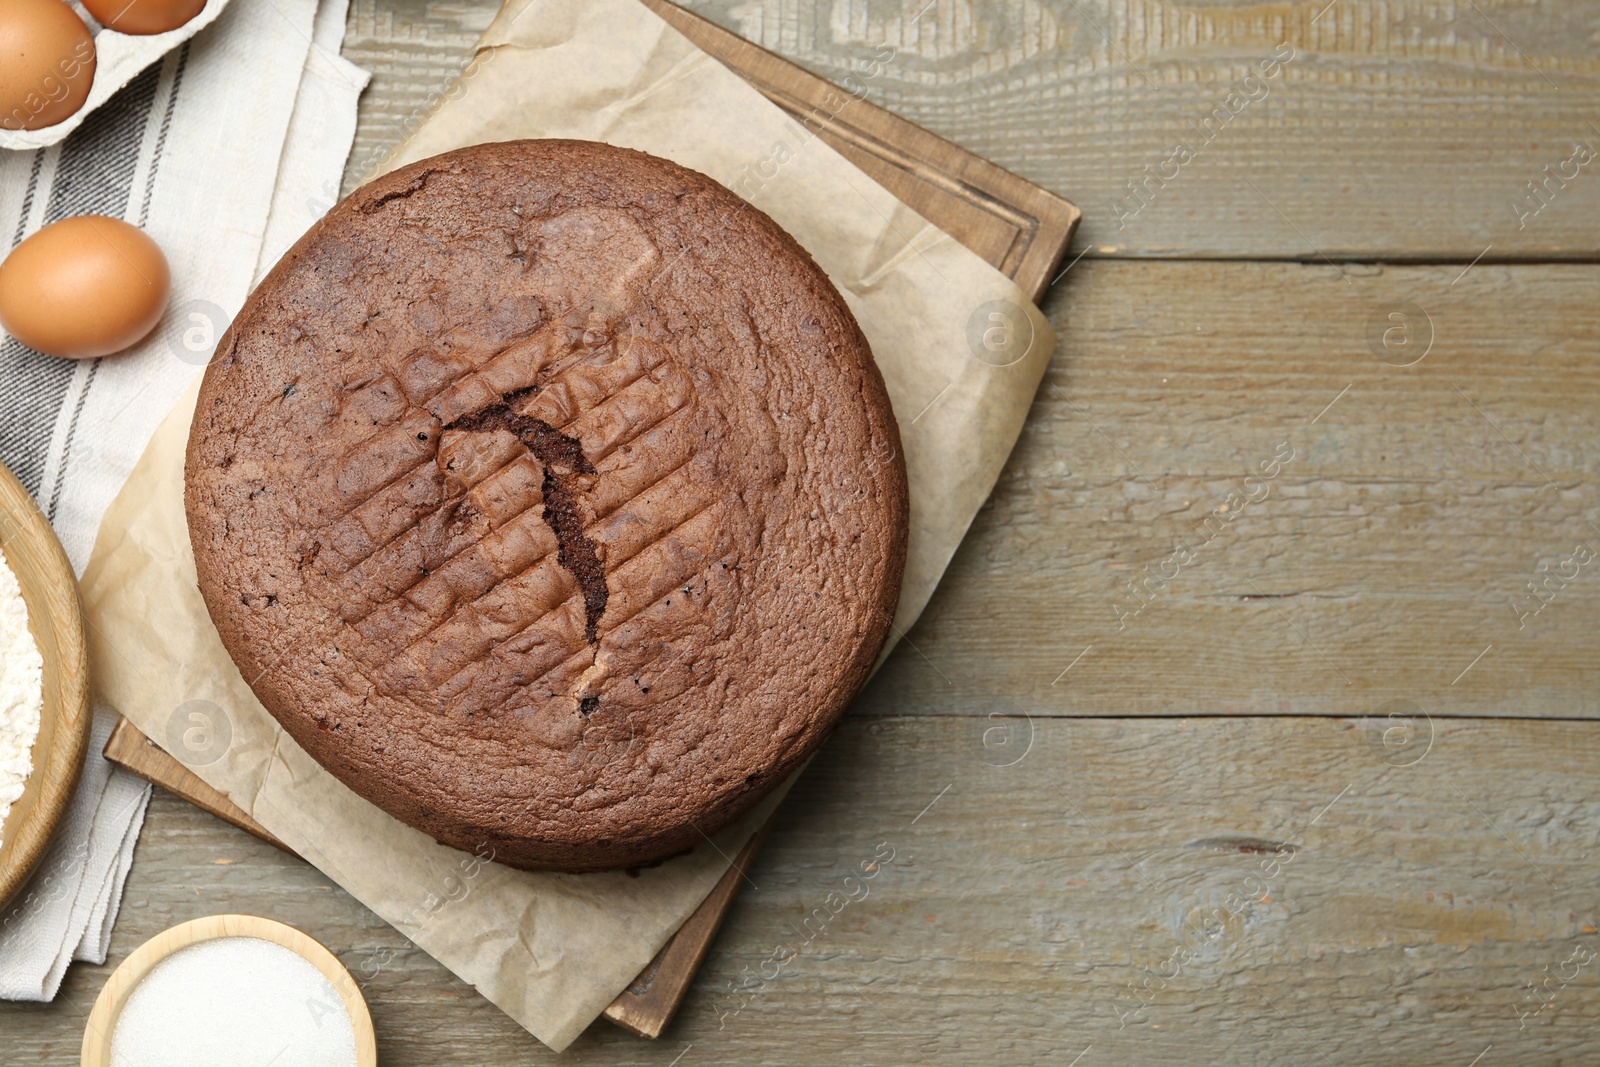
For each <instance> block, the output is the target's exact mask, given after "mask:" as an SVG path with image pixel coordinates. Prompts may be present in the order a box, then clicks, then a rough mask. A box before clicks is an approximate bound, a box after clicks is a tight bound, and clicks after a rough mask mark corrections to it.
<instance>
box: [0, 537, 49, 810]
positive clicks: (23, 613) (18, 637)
mask: <svg viewBox="0 0 1600 1067" xmlns="http://www.w3.org/2000/svg"><path fill="white" fill-rule="evenodd" d="M43 679H44V660H43V659H42V658H41V657H40V656H39V646H38V645H36V644H34V641H33V634H31V633H29V632H28V607H27V605H26V604H24V603H23V602H22V589H21V588H20V587H19V586H18V585H17V576H16V575H15V574H12V573H11V567H10V565H8V564H7V563H6V561H5V557H4V556H0V825H4V823H5V819H6V814H7V813H8V812H9V811H10V810H11V805H13V804H15V803H16V802H17V798H18V797H20V796H22V787H23V784H24V783H26V782H27V780H28V774H29V772H30V771H32V770H33V742H34V738H36V737H38V736H39V712H40V709H42V708H43V706H44V681H43Z"/></svg>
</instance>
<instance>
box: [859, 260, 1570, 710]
mask: <svg viewBox="0 0 1600 1067" xmlns="http://www.w3.org/2000/svg"><path fill="white" fill-rule="evenodd" d="M1069 278H1070V280H1071V284H1070V285H1069V286H1067V291H1066V292H1065V293H1063V294H1062V299H1060V300H1059V301H1058V302H1057V303H1056V304H1055V305H1054V306H1053V309H1052V319H1053V321H1054V323H1055V327H1056V330H1057V331H1058V333H1059V335H1060V339H1061V347H1060V354H1059V355H1058V356H1057V358H1056V360H1055V363H1054V365H1053V366H1052V367H1051V369H1050V372H1049V375H1048V377H1047V379H1046V381H1045V384H1044V387H1043V388H1042V389H1041V391H1040V394H1039V399H1038V401H1037V403H1036V405H1035V407H1034V410H1033V412H1032V414H1031V416H1030V418H1029V421H1028V424H1027V426H1026V427H1025V429H1024V430H1023V434H1022V439H1021V441H1020V443H1019V445H1018V447H1017V450H1016V451H1015V453H1014V454H1013V456H1012V458H1011V462H1010V464H1009V465H1008V466H1007V468H1006V471H1005V473H1004V474H1003V475H1002V476H1001V478H1000V481H999V484H998V486H997V488H996V489H995V492H994V494H993V496H992V497H991V499H990V501H989V502H988V504H987V505H986V506H985V508H984V510H983V511H982V512H981V513H980V515H979V516H978V518H977V520H976V521H975V522H974V524H973V526H972V529H971V531H970V532H969V534H968V535H967V538H966V540H965V542H964V543H963V545H962V547H961V549H960V551H959V552H958V553H957V555H956V557H955V560H954V561H953V563H952V565H951V566H950V568H949V570H948V571H947V573H946V575H945V577H944V579H943V581H942V583H941V585H940V587H939V590H938V591H937V592H936V593H935V595H934V597H933V600H932V602H931V603H930V605H929V607H928V610H927V611H926V612H925V613H924V615H923V616H922V619H921V621H920V622H919V623H918V625H917V626H916V627H915V628H913V630H912V631H911V633H910V639H911V641H912V642H913V644H914V646H915V648H916V649H917V650H919V651H920V653H921V655H914V656H901V657H897V658H896V659H895V660H894V661H893V662H892V663H890V664H888V665H887V666H886V667H885V668H884V670H883V671H881V672H880V673H879V675H878V677H877V679H876V680H875V681H874V682H873V683H872V684H871V685H870V686H869V688H868V691H867V693H866V695H865V696H864V698H863V700H862V701H861V702H859V703H858V710H860V711H862V712H865V713H867V714H879V715H886V714H905V713H908V712H930V713H931V712H934V711H937V710H940V709H942V710H946V711H948V710H952V709H954V708H963V709H965V710H971V709H974V708H982V707H986V706H988V705H990V704H992V703H993V702H995V701H996V700H998V699H1001V698H1000V696H999V695H1000V694H1005V695H1006V696H1005V699H1008V700H1011V701H1013V702H1014V703H1016V704H1017V705H1019V706H1021V707H1023V708H1025V709H1026V710H1028V711H1030V712H1032V713H1035V714H1060V715H1095V714H1100V713H1103V712H1104V710H1105V709H1107V708H1115V709H1116V710H1117V711H1118V713H1119V714H1126V715H1139V714H1157V715H1174V714H1177V715H1186V714H1251V715H1259V714H1300V713H1311V714H1332V715H1350V714H1371V713H1373V712H1374V711H1375V709H1377V708H1379V707H1380V706H1382V705H1383V704H1385V703H1386V702H1387V701H1389V700H1392V699H1398V698H1404V699H1407V700H1411V701H1415V702H1417V703H1419V704H1421V705H1422V706H1423V707H1425V708H1427V709H1428V710H1429V711H1431V712H1432V713H1434V714H1440V713H1446V714H1451V715H1519V716H1522V715H1526V716H1581V717H1585V718H1593V717H1596V716H1600V655H1597V651H1600V647H1597V645H1600V640H1597V638H1596V632H1597V624H1600V566H1597V561H1590V562H1587V563H1584V562H1583V559H1584V558H1585V554H1586V553H1590V552H1592V553H1595V554H1597V555H1600V487H1597V486H1596V481H1595V475H1596V471H1597V468H1600V437H1597V436H1596V433H1595V418H1594V412H1595V410H1596V405H1597V403H1600V361H1597V360H1596V359H1595V353H1596V352H1597V351H1600V301H1597V300H1596V294H1597V293H1600V267H1597V266H1589V265H1567V266H1560V265H1557V266H1516V267H1504V266H1498V267H1497V266H1484V265H1481V264H1480V265H1479V266H1477V267H1474V268H1472V269H1471V270H1469V271H1467V272H1465V274H1463V271H1462V268H1461V267H1457V266H1450V267H1408V268H1395V267H1388V268H1383V269H1379V268H1375V267H1365V268H1356V267H1349V268H1343V273H1342V274H1341V273H1340V272H1339V271H1336V270H1335V269H1334V268H1333V267H1330V266H1328V265H1317V266H1298V265H1284V264H1271V263H1238V264H1226V263H1129V262H1116V263H1104V262H1091V261H1088V260H1085V261H1084V262H1083V263H1080V264H1079V265H1078V266H1077V267H1076V268H1074V269H1073V271H1072V273H1071V275H1069ZM1401 302H1409V304H1410V305H1411V306H1410V309H1406V308H1403V307H1401V306H1400V304H1401ZM1390 314H1401V315H1409V316H1410V319H1411V321H1410V324H1409V329H1410V330H1411V331H1412V334H1411V337H1412V340H1413V344H1412V346H1411V347H1410V348H1408V349H1407V348H1401V347H1399V346H1398V345H1397V346H1396V347H1395V349H1394V351H1393V352H1386V350H1385V349H1384V348H1383V346H1382V344H1381V340H1382V333H1383V331H1384V330H1385V329H1392V328H1395V327H1396V326H1397V325H1398V320H1395V321H1393V322H1391V320H1390V319H1389V318H1388V316H1389V315H1390ZM1430 323H1431V326H1430ZM1374 329H1376V333H1372V331H1373V330H1374ZM1430 330H1431V332H1432V335H1433V341H1432V348H1431V350H1429V351H1427V354H1426V358H1423V359H1422V360H1421V361H1420V362H1417V363H1416V364H1415V365H1413V366H1409V367H1398V366H1391V365H1388V364H1386V363H1385V362H1383V361H1381V360H1380V359H1379V358H1378V355H1377V354H1375V352H1374V350H1373V348H1372V347H1370V346H1371V345H1372V344H1376V346H1377V352H1379V353H1385V355H1386V357H1387V358H1389V359H1390V360H1391V361H1392V362H1399V361H1404V360H1406V359H1409V358H1412V357H1411V356H1407V355H1405V353H1406V352H1410V353H1413V355H1420V354H1421V352H1422V350H1423V349H1425V348H1426V345H1427V340H1428V333H1429V331H1430ZM1369 335H1370V336H1369ZM1399 336H1400V335H1399V334H1392V335H1391V340H1392V341H1398V339H1399ZM1374 339H1375V340H1374ZM1285 449H1287V450H1292V454H1293V458H1292V459H1291V460H1289V461H1287V462H1284V463H1282V464H1281V465H1280V466H1279V467H1278V474H1277V476H1276V477H1274V478H1262V477H1260V475H1261V467H1260V465H1261V464H1263V463H1266V464H1268V466H1269V467H1271V466H1272V465H1273V463H1274V457H1275V455H1278V454H1281V453H1282V452H1283V451H1284V450H1285ZM1251 476H1255V477H1254V478H1253V479H1251V480H1250V481H1247V480H1246V479H1247V478H1251ZM1231 494H1236V495H1235V496H1234V500H1233V504H1234V506H1233V508H1232V509H1231V510H1230V511H1228V512H1222V511H1221V510H1220V509H1222V508H1223V507H1225V506H1227V505H1228V504H1229V498H1230V495H1231ZM1263 494H1264V496H1263ZM1240 497H1245V498H1249V497H1254V498H1255V502H1249V500H1248V499H1246V500H1240V499H1239V498H1240ZM1208 517H1209V518H1208ZM1179 546H1181V547H1183V548H1185V549H1186V550H1189V551H1191V552H1192V554H1193V555H1192V557H1191V558H1189V560H1188V562H1184V560H1183V557H1181V556H1180V557H1175V556H1174V552H1175V549H1176V548H1177V547H1179ZM1579 546H1586V548H1585V549H1583V550H1580V549H1579ZM1575 557H1576V558H1575ZM1562 572H1565V573H1567V575H1568V577H1567V578H1566V579H1562V578H1560V577H1557V575H1558V574H1559V573H1562ZM1530 582H1532V583H1538V585H1539V586H1540V593H1539V596H1538V597H1536V596H1534V595H1533V594H1532V593H1530V592H1529V590H1528V586H1529V583H1530ZM1130 583H1138V586H1139V589H1138V592H1137V594H1136V593H1135V592H1133V591H1130V589H1129V585H1130ZM1547 583H1548V584H1547ZM1540 598H1543V600H1544V601H1548V603H1544V605H1543V607H1542V609H1541V610H1539V611H1538V613H1537V614H1534V613H1533V611H1534V609H1535V608H1539V607H1540V604H1541V599H1540ZM1085 649H1089V651H1087V652H1085V651H1084V650H1085ZM1080 654H1081V655H1082V658H1081V659H1079V658H1078V657H1079V656H1080ZM1480 657H1481V658H1480ZM1069 668H1070V670H1069ZM1064 672H1065V673H1064ZM951 694H959V696H960V699H961V701H964V702H965V703H961V702H956V701H953V700H952V698H951Z"/></svg>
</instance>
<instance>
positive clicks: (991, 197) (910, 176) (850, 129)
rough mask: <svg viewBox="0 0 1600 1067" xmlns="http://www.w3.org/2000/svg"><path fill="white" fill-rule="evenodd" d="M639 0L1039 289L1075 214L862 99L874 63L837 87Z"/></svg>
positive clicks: (685, 14) (1061, 251) (690, 17)
mask: <svg viewBox="0 0 1600 1067" xmlns="http://www.w3.org/2000/svg"><path fill="white" fill-rule="evenodd" d="M641 2H642V3H644V4H645V5H646V6H647V7H649V8H650V9H651V10H652V11H654V12H656V14H658V15H660V16H661V17H662V18H664V19H666V21H667V22H669V23H671V24H672V25H673V26H674V27H676V28H677V29H678V30H679V31H681V32H682V33H683V34H684V35H685V36H687V37H688V38H689V39H690V40H692V41H694V42H695V43H696V44H697V45H699V46H700V47H701V48H702V49H704V50H705V51H707V52H709V53H711V54H712V55H714V56H716V57H717V58H718V59H720V60H721V61H722V62H723V63H725V64H726V65H727V66H728V67H729V68H731V69H732V70H733V71H734V73H736V74H738V75H740V76H741V77H743V78H744V79H745V80H746V81H748V82H750V84H752V85H754V86H755V87H756V88H757V89H759V90H760V91H761V92H762V94H763V95H765V96H766V97H767V98H768V99H769V100H771V101H772V102H773V103H775V104H777V105H778V106H779V107H781V108H783V109H784V110H785V111H787V112H789V114H790V115H791V116H793V117H794V118H795V120H796V121H798V122H800V123H801V125H803V126H804V127H805V128H806V129H808V130H810V131H812V132H814V133H816V134H817V136H819V137H821V138H822V140H824V141H826V142H827V143H828V144H830V145H832V146H833V147H834V148H835V149H837V150H838V151H839V152H840V153H841V154H843V155H844V156H845V157H846V158H847V159H849V160H850V161H851V162H853V163H855V164H856V166H858V167H860V168H861V169H862V170H863V171H865V172H866V173H867V175H868V176H869V177H871V178H873V179H874V180H876V181H877V182H878V184H880V185H882V186H883V187H884V188H886V189H888V190H889V191H890V192H891V193H893V194H894V195H895V196H897V197H898V198H900V200H902V201H904V202H905V203H906V204H907V205H909V206H910V207H911V208H913V209H914V210H916V211H917V212H919V213H921V215H922V216H923V217H924V218H926V219H928V220H930V221H932V222H934V223H936V224H937V225H938V226H939V227H940V228H942V229H943V230H944V231H945V232H946V233H948V234H950V235H951V236H952V237H954V238H955V239H956V240H958V241H960V242H961V243H962V244H964V245H966V246H967V247H968V248H970V249H972V250H973V251H974V252H976V253H978V255H980V256H982V257H983V258H984V259H986V260H988V261H989V262H990V263H992V264H993V265H994V266H995V267H997V268H999V269H1000V270H1001V271H1002V272H1004V273H1005V274H1006V275H1008V276H1010V277H1011V278H1012V279H1014V280H1015V281H1016V283H1017V284H1018V285H1019V286H1021V287H1022V291H1023V292H1025V293H1027V294H1028V295H1029V296H1030V297H1031V298H1032V299H1034V300H1039V299H1040V298H1041V297H1042V296H1043V295H1044V292H1045V290H1046V289H1048V288H1049V285H1050V281H1051V279H1053V278H1054V277H1055V276H1056V270H1057V268H1058V267H1059V266H1060V265H1061V260H1062V258H1063V257H1064V256H1065V255H1066V251H1067V246H1068V245H1069V244H1070V243H1071V242H1072V234H1073V231H1074V230H1076V229H1077V226H1078V220H1079V218H1080V215H1079V212H1078V209H1077V207H1076V206H1075V205H1073V204H1072V203H1071V202H1070V201H1068V200H1066V199H1065V198H1064V197H1061V196H1058V195H1056V194H1055V193H1052V192H1050V191H1049V190H1047V189H1044V188H1041V187H1040V186H1037V185H1034V184H1033V183H1032V182H1027V181H1024V180H1023V179H1021V178H1019V177H1017V176H1016V175H1015V174H1012V173H1010V172H1009V171H1006V170H1003V169H1002V168H1000V167H998V166H996V165H995V164H993V163H990V162H989V161H988V160H986V159H984V158H982V157H981V156H977V155H974V154H973V153H971V152H968V151H967V150H966V149H963V148H960V147H957V146H956V145H954V144H951V143H950V142H949V141H946V140H944V139H943V138H941V137H937V136H935V135H934V134H931V133H929V132H928V131H927V130H924V129H922V128H921V127H919V126H916V125H914V124H913V123H910V122H908V121H906V120H905V119H903V118H900V117H899V116H898V115H895V114H894V113H893V112H890V111H886V110H884V109H883V108H881V107H878V106H876V105H875V104H872V103H870V102H869V101H868V98H869V96H870V90H871V82H872V80H873V78H874V77H875V76H876V72H877V68H875V67H867V68H865V69H864V70H859V71H856V72H855V74H854V75H853V76H851V80H849V81H848V82H845V81H844V78H841V79H840V81H841V82H842V83H843V84H845V85H846V87H847V89H848V90H849V91H843V90H841V89H840V88H839V87H838V86H836V85H834V84H832V83H830V82H827V81H824V80H823V79H821V78H818V77H817V76H816V75H814V74H811V73H809V72H808V71H806V70H804V69H803V68H801V67H799V66H797V65H795V64H794V63H791V62H789V61H788V60H785V59H782V58H780V57H778V56H776V55H774V54H773V53H771V52H768V51H765V50H763V49H761V48H759V47H757V46H755V45H753V44H750V43H749V42H748V41H745V40H744V39H742V38H740V37H739V36H737V35H736V34H733V33H729V32H728V31H727V30H725V29H723V28H722V27H720V26H718V25H717V24H716V23H713V22H708V21H707V20H706V19H703V18H701V17H700V16H699V15H696V14H694V13H693V12H690V11H686V10H685V9H683V8H681V7H679V6H678V5H676V4H673V3H671V2H670V0H641Z"/></svg>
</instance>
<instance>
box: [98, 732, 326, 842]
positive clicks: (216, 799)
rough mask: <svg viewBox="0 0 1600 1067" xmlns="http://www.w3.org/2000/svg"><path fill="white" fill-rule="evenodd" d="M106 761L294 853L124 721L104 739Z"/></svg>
mask: <svg viewBox="0 0 1600 1067" xmlns="http://www.w3.org/2000/svg"><path fill="white" fill-rule="evenodd" d="M104 755H105V757H106V759H108V760H110V761H111V762H112V763H115V764H116V765H117V766H119V767H121V768H123V769H124V770H126V771H130V772H132V773H133V774H136V775H138V776H139V777H140V778H143V779H144V780H145V781H147V782H151V783H153V784H155V785H159V786H160V787H161V788H163V789H165V790H166V791H167V792H169V793H171V794H172V795H173V796H176V797H180V798H182V799H184V800H187V801H188V802H189V803H191V804H193V805H195V806H196V807H198V808H200V809H201V810H202V811H208V812H210V813H211V814H213V815H215V816H216V817H217V818H219V819H221V820H222V821H223V822H228V823H232V824H233V825H234V826H237V827H238V828H239V829H241V830H244V831H245V832H246V833H251V834H254V835H255V836H257V837H259V838H261V840H263V841H265V842H266V843H267V844H269V845H275V846H277V847H278V848H281V849H283V850H284V851H285V852H287V853H289V854H290V855H291V856H293V855H296V853H295V851H294V850H293V849H291V848H290V847H289V846H288V845H286V844H284V843H283V842H282V841H280V840H278V838H277V837H276V836H275V835H274V834H273V833H272V831H271V830H268V829H267V828H266V827H265V826H262V825H261V824H260V823H258V822H256V821H255V820H254V819H252V818H251V817H250V815H249V814H248V813H247V812H246V811H245V810H244V809H243V808H241V807H239V805H237V804H235V803H234V802H233V801H231V800H229V799H228V798H227V796H226V795H224V794H223V793H221V792H219V791H218V790H216V789H213V788H211V787H210V786H209V785H207V784H206V783H205V782H203V781H201V780H200V777H199V775H197V774H195V773H194V772H193V771H191V770H189V768H187V767H185V766H184V765H183V764H182V763H180V762H178V761H177V760H175V759H173V758H172V757H171V756H169V755H167V753H166V751H165V750H164V749H162V748H161V746H160V745H157V744H156V743H155V742H154V741H152V740H150V739H149V738H148V737H146V736H145V735H144V734H142V733H140V732H139V728H138V727H137V726H135V725H133V723H131V722H129V721H128V720H127V719H118V720H117V725H116V726H115V727H114V728H113V729H112V731H111V736H110V737H109V738H107V739H106V747H105V752H104Z"/></svg>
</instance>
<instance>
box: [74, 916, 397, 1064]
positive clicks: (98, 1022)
mask: <svg viewBox="0 0 1600 1067" xmlns="http://www.w3.org/2000/svg"><path fill="white" fill-rule="evenodd" d="M219 937H259V938H260V939H261V940H263V941H271V942H272V943H273V944H275V945H282V946H283V947H284V948H286V949H289V950H291V951H293V952H296V953H298V954H299V955H301V956H302V957H304V958H305V959H306V960H308V961H309V962H310V963H311V965H312V966H313V967H315V968H316V969H317V970H319V971H321V972H322V974H323V975H324V977H326V978H327V979H328V981H329V982H331V983H333V988H334V990H335V991H336V992H338V994H339V999H340V1000H342V1001H343V1002H344V1008H345V1011H347V1012H349V1013H350V1023H351V1025H352V1027H353V1028H354V1029H355V1033H356V1064H357V1065H358V1067H377V1064H378V1042H377V1037H376V1036H375V1035H374V1034H373V1030H372V1015H371V1013H370V1012H368V1011H367V1002H366V1000H365V999H364V998H363V997H362V996H361V990H360V988H359V987H357V985H356V980H355V979H354V978H352V977H350V972H349V971H347V970H345V968H344V964H342V963H340V962H339V958H338V957H337V956H335V955H334V954H333V953H332V952H329V951H328V950H327V949H326V948H325V947H323V945H322V944H321V943H320V942H318V941H316V940H315V939H313V938H311V937H308V936H307V935H305V934H303V933H301V932H300V931H299V930H296V929H295V928H294V927H292V926H285V925H284V924H283V923H280V922H275V921H273V920H272V919H263V918H260V917H259V916H256V915H207V916H206V917H205V918H203V919H191V920H190V921H189V922H186V923H179V924H178V925H177V926H174V927H172V928H171V929H169V930H163V931H162V932H161V933H159V934H157V935H156V936H154V937H152V938H151V939H150V940H148V941H146V942H145V943H144V944H142V945H140V946H139V947H138V948H136V949H134V950H133V954H132V955H131V956H129V957H128V958H127V959H125V960H123V961H122V965H121V966H119V967H118V968H117V969H116V970H115V971H112V972H111V977H110V978H109V979H107V980H106V984H105V988H104V989H102V990H100V996H99V998H98V999H97V1000H96V1001H95V1002H94V1010H93V1011H92V1012H90V1013H89V1024H88V1026H86V1027H85V1028H84V1031H83V1057H82V1060H81V1062H82V1064H83V1067H111V1035H112V1034H113V1033H115V1032H116V1029H117V1018H118V1017H119V1016H120V1015H121V1014H122V1008H123V1006H124V1005H125V1004H127V1003H128V997H129V996H130V995H131V994H132V993H133V989H134V987H135V986H137V985H138V984H139V983H140V982H142V981H144V978H145V976H146V975H147V974H149V973H150V971H151V969H152V968H154V967H155V965H156V964H158V963H160V962H161V961H162V960H164V959H166V958H167V957H168V956H170V955H172V954H173V953H174V952H176V951H178V950H179V949H181V948H188V947H189V946H190V945H194V944H198V943H199V942H201V941H211V940H214V939H216V938H219Z"/></svg>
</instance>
